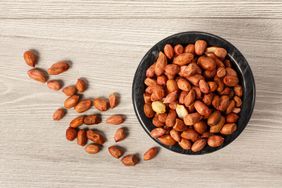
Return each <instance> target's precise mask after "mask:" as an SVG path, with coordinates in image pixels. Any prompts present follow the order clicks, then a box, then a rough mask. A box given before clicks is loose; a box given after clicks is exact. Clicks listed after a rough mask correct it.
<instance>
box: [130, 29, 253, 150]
mask: <svg viewBox="0 0 282 188" xmlns="http://www.w3.org/2000/svg"><path fill="white" fill-rule="evenodd" d="M189 34H196V35H206V36H209V37H212V38H216V39H217V40H220V41H223V42H225V43H226V44H228V45H229V46H230V47H231V48H233V49H235V50H236V51H237V53H238V54H239V55H240V57H241V58H243V61H244V62H245V66H246V68H247V69H248V70H249V72H250V75H249V76H250V83H252V84H251V86H252V88H250V90H252V101H251V106H250V111H249V113H248V116H247V117H246V119H247V120H246V125H244V126H243V128H242V130H241V131H240V132H238V133H237V136H235V137H234V139H232V140H231V141H230V142H228V143H227V144H225V145H224V146H222V147H218V148H215V149H214V150H212V151H209V152H203V153H202V152H200V153H199V152H189V153H188V152H185V153H183V152H179V151H177V150H174V149H173V146H166V145H164V144H162V143H161V142H159V141H158V140H157V139H155V138H153V137H152V136H151V135H150V131H149V130H148V128H147V126H146V125H145V123H144V122H143V119H142V117H141V115H140V112H139V111H138V107H137V103H136V99H135V91H134V87H135V84H136V83H137V81H138V79H137V74H138V70H139V69H140V67H142V65H143V63H144V61H145V60H146V58H147V56H148V55H149V54H150V53H152V51H153V49H154V48H155V47H156V46H158V45H159V44H161V43H164V42H165V41H167V40H169V39H170V38H173V37H176V36H179V35H182V36H183V35H189ZM228 54H229V53H228ZM230 57H232V56H230ZM232 58H233V57H232ZM152 64H153V63H152ZM240 74H241V72H240ZM242 82H245V79H243V80H242ZM244 95H245V91H244ZM131 96H132V103H133V108H134V112H135V115H136V116H137V119H138V121H139V123H140V125H141V126H142V128H143V129H144V130H145V132H146V133H147V134H148V135H149V137H150V138H151V139H153V140H154V141H155V142H156V143H158V144H159V145H160V146H162V147H164V148H165V149H167V150H169V151H172V152H174V153H178V154H184V155H204V154H210V153H213V152H215V151H219V150H222V149H223V148H225V147H226V146H228V145H229V144H230V143H232V142H233V141H235V140H236V139H237V138H238V137H239V135H240V134H241V133H242V132H243V130H244V129H245V128H246V127H247V125H248V123H249V121H250V119H251V116H252V114H253V111H254V107H255V101H256V85H255V79H254V76H253V72H252V69H251V67H250V65H249V63H248V61H247V60H246V58H245V56H244V55H243V54H242V53H241V52H240V50H239V49H238V48H236V47H235V46H234V45H233V44H232V43H231V42H229V41H227V40H226V39H224V38H222V37H219V36H217V35H215V34H211V33H208V32H203V31H185V32H179V33H175V34H173V35H170V36H168V37H166V38H164V39H162V40H160V41H158V42H157V43H155V44H154V45H153V46H152V47H151V48H150V49H149V50H148V51H147V52H146V54H145V55H144V56H143V58H142V59H141V61H140V63H139V64H138V66H137V69H136V71H135V74H134V77H133V82H132V94H131ZM240 118H241V117H239V120H240ZM239 120H238V121H239Z"/></svg>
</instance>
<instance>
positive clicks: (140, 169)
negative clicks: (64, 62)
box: [0, 0, 282, 188]
mask: <svg viewBox="0 0 282 188" xmlns="http://www.w3.org/2000/svg"><path fill="white" fill-rule="evenodd" d="M190 30H198V31H206V32H211V33H214V34H216V35H219V36H222V37H224V38H226V39H227V40H229V41H230V42H232V43H233V44H234V45H235V46H236V47H238V48H239V49H240V51H241V52H242V53H243V54H244V55H245V57H246V58H247V60H248V61H249V64H250V66H251V68H252V70H253V73H254V76H255V81H256V87H257V98H256V106H255V110H254V114H253V116H252V119H251V121H250V122H249V124H248V126H247V128H246V129H245V131H244V132H243V133H242V134H241V135H240V136H239V137H238V139H237V140H236V141H234V142H233V143H232V144H231V145H229V146H227V147H226V148H224V149H222V150H220V151H218V152H216V153H212V154H209V155H204V156H185V155H180V154H176V153H173V152H170V151H168V150H165V149H162V150H161V152H160V154H159V155H158V157H157V158H155V159H154V160H152V161H148V162H141V163H140V164H138V165H137V166H135V167H133V168H127V167H124V166H122V164H121V163H120V162H119V161H118V160H115V159H113V158H112V157H109V154H108V152H107V146H110V145H111V144H113V141H112V139H111V137H112V135H113V133H114V131H115V129H116V127H111V126H107V125H105V124H104V123H102V124H100V125H99V126H98V128H99V129H101V130H103V131H105V133H106V135H107V137H108V141H107V142H106V145H105V148H104V149H103V151H102V152H100V153H99V154H97V155H87V154H86V153H85V152H84V150H83V149H82V148H81V147H80V146H78V145H77V144H76V143H70V142H67V141H66V139H65V129H66V127H67V125H68V122H69V121H70V120H71V119H72V118H73V117H75V116H76V113H74V112H73V111H69V113H68V114H67V116H66V117H65V118H64V119H63V120H62V121H60V122H53V121H52V120H51V115H52V113H53V111H54V110H55V109H56V108H57V107H60V106H61V105H62V103H63V100H64V98H65V97H64V95H63V94H62V93H61V92H52V91H50V90H49V89H48V88H47V87H46V86H44V85H41V84H37V83H35V82H34V81H32V80H30V79H28V78H27V75H26V71H27V70H28V69H29V68H28V67H27V66H26V65H25V63H24V61H23V58H22V54H23V52H24V50H27V49H29V48H34V49H37V50H38V51H39V52H40V57H41V59H40V63H39V66H41V67H43V68H47V67H48V66H50V65H51V64H52V63H54V62H56V61H57V60H61V59H65V58H66V59H70V60H72V61H73V66H72V68H71V69H70V71H68V72H67V73H65V74H62V75H60V76H58V77H56V78H62V79H64V80H65V84H70V83H74V82H75V80H76V79H77V78H78V77H86V78H88V80H89V82H90V89H89V90H87V92H86V96H89V97H97V96H107V95H108V94H109V93H110V92H112V91H118V92H119V93H120V94H121V105H120V106H118V108H116V109H114V110H110V111H108V112H106V113H104V116H103V118H106V117H108V116H109V115H110V114H113V113H124V114H126V115H127V117H128V118H127V120H126V122H125V124H124V126H127V127H128V128H129V131H130V135H129V137H128V139H126V140H125V141H123V142H122V143H121V145H122V146H125V147H126V148H127V151H128V152H129V153H131V152H133V153H135V152H140V153H141V154H142V153H143V152H144V151H145V150H146V149H147V148H149V147H151V146H154V145H156V144H155V142H154V141H152V140H151V139H150V138H149V137H148V136H147V135H146V133H145V132H144V131H143V129H142V128H141V126H140V125H139V123H138V121H137V119H136V117H135V114H134V111H133V107H132V103H131V84H132V79H133V75H134V73H135V70H136V68H137V65H138V63H139V61H140V60H141V58H142V57H143V55H144V54H145V53H146V51H147V50H148V49H149V48H150V47H151V46H152V45H154V44H155V43H156V42H158V41H159V40H161V39H163V38H164V37H166V36H168V35H171V34H174V33H177V32H182V31H190ZM281 31H282V1H281V0H272V1H263V0H259V1H253V0H248V1H243V0H239V1H234V0H233V1H231V0H227V1H219V0H209V1H207V0H200V1H196V0H190V1H184V0H173V1H162V0H156V1H152V0H150V1H149V0H142V1H134V0H117V1H114V0H101V1H98V0H97V1H90V0H89V1H87V0H61V1H59V0H52V1H44V0H1V1H0V124H1V131H0V133H1V135H0V187H1V188H2V187H3V188H19V187H20V188H21V187H24V188H33V187H40V188H44V187H62V188H69V187H71V188H76V187H132V188H133V187H142V188H143V187H162V188H164V187H177V188H178V187H202V186H205V187H281V186H282V111H281V108H282V84H281V82H282V75H281V71H282V62H281V61H282V53H281V51H282V32H281ZM52 78H54V77H52ZM91 112H92V113H93V112H95V111H94V110H91V111H89V112H88V113H91Z"/></svg>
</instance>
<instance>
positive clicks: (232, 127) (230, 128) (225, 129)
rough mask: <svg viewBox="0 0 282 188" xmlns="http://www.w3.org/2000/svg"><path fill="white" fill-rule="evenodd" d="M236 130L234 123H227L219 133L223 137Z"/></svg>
mask: <svg viewBox="0 0 282 188" xmlns="http://www.w3.org/2000/svg"><path fill="white" fill-rule="evenodd" d="M236 130H237V125H236V124H235V123H227V124H225V125H223V127H222V129H221V130H220V133H221V134H223V135H230V134H232V133H233V132H235V131H236Z"/></svg>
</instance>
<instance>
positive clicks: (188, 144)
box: [178, 138, 192, 150]
mask: <svg viewBox="0 0 282 188" xmlns="http://www.w3.org/2000/svg"><path fill="white" fill-rule="evenodd" d="M178 144H179V146H180V147H182V149H185V150H189V149H191V146H192V144H191V142H190V141H189V140H187V139H185V138H182V139H181V140H180V142H178Z"/></svg>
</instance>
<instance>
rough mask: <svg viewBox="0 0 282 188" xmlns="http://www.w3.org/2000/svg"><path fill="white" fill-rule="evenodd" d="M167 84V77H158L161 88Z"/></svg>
mask: <svg viewBox="0 0 282 188" xmlns="http://www.w3.org/2000/svg"><path fill="white" fill-rule="evenodd" d="M166 82H167V77H166V76H165V75H161V76H158V77H157V84H158V85H161V86H165V85H166Z"/></svg>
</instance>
